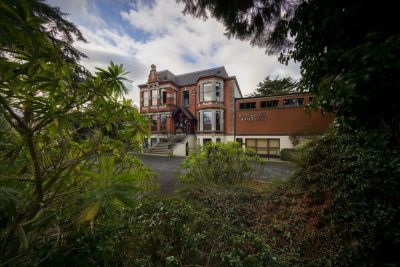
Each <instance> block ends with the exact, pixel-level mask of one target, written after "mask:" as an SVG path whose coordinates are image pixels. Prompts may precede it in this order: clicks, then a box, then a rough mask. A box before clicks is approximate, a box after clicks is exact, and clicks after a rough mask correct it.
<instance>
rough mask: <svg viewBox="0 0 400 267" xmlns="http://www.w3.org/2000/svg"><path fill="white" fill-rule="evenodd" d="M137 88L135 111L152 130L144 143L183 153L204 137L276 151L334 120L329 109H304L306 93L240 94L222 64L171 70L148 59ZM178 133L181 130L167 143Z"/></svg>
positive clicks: (318, 131) (307, 100) (262, 151)
mask: <svg viewBox="0 0 400 267" xmlns="http://www.w3.org/2000/svg"><path fill="white" fill-rule="evenodd" d="M139 88H140V112H141V113H142V114H146V115H148V116H149V122H150V125H149V127H150V130H151V136H150V137H149V139H147V140H146V142H145V147H147V148H149V149H153V150H154V151H156V152H157V151H158V152H160V151H159V150H161V151H162V152H166V151H167V152H169V153H171V154H175V155H184V154H186V153H187V151H188V149H189V148H194V147H196V146H198V145H202V144H204V143H206V142H209V141H213V142H229V141H234V140H236V141H239V142H241V143H242V144H243V146H245V147H252V148H254V149H256V150H257V152H258V153H259V154H260V155H270V156H273V155H274V156H279V153H280V150H282V149H283V148H291V147H293V145H294V141H293V137H294V136H309V135H316V134H321V133H323V132H324V131H325V130H326V129H327V128H328V126H329V124H330V123H331V122H332V120H333V115H331V114H328V115H323V114H322V113H321V112H319V111H311V112H308V113H306V112H305V110H304V106H306V105H308V104H309V103H310V101H312V96H311V95H310V94H308V93H306V94H290V95H280V96H274V97H257V98H243V96H242V93H241V91H240V87H239V84H238V82H237V79H236V77H235V76H229V75H228V73H227V72H226V70H225V68H224V67H217V68H213V69H206V70H202V71H197V72H191V73H185V74H181V75H174V74H173V73H171V72H170V71H168V70H163V71H159V72H157V70H156V66H155V65H152V66H151V70H150V74H149V77H148V81H147V83H146V84H142V85H139ZM177 133H183V134H186V135H183V136H184V138H181V139H179V142H174V144H171V141H170V140H174V136H175V134H177ZM180 136H182V135H180ZM162 141H164V142H162ZM175 143H177V144H175ZM161 148H162V149H161Z"/></svg>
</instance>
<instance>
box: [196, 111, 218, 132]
mask: <svg viewBox="0 0 400 267" xmlns="http://www.w3.org/2000/svg"><path fill="white" fill-rule="evenodd" d="M198 121H199V124H198V130H199V131H200V132H202V131H206V132H210V131H216V132H221V131H223V130H224V111H223V110H220V109H217V110H215V109H211V110H210V109H209V110H201V111H199V112H198Z"/></svg>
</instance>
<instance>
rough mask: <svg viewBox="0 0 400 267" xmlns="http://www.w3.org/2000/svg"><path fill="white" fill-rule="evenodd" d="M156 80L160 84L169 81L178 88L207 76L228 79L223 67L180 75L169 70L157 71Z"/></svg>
mask: <svg viewBox="0 0 400 267" xmlns="http://www.w3.org/2000/svg"><path fill="white" fill-rule="evenodd" d="M157 74H158V78H159V79H160V82H163V81H171V82H173V83H175V84H176V85H178V86H184V85H190V84H194V83H197V81H198V80H199V79H200V78H203V77H209V76H217V77H222V78H224V79H227V78H229V75H228V73H227V72H226V70H225V67H223V66H221V67H216V68H212V69H206V70H200V71H195V72H189V73H184V74H180V75H174V74H173V73H172V72H170V71H169V70H162V71H158V72H157Z"/></svg>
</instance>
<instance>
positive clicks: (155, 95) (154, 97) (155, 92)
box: [151, 89, 158, 106]
mask: <svg viewBox="0 0 400 267" xmlns="http://www.w3.org/2000/svg"><path fill="white" fill-rule="evenodd" d="M157 100H158V89H155V90H151V105H152V106H157V104H158V103H157Z"/></svg>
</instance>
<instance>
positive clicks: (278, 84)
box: [249, 75, 298, 97]
mask: <svg viewBox="0 0 400 267" xmlns="http://www.w3.org/2000/svg"><path fill="white" fill-rule="evenodd" d="M297 86H298V82H297V81H296V80H295V79H293V78H291V77H285V78H279V77H275V79H271V78H270V76H269V75H268V76H267V77H265V79H264V81H262V82H259V83H258V85H257V88H256V89H255V92H253V93H251V94H250V95H249V96H251V97H255V96H273V95H284V94H290V93H295V92H296V89H297Z"/></svg>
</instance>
